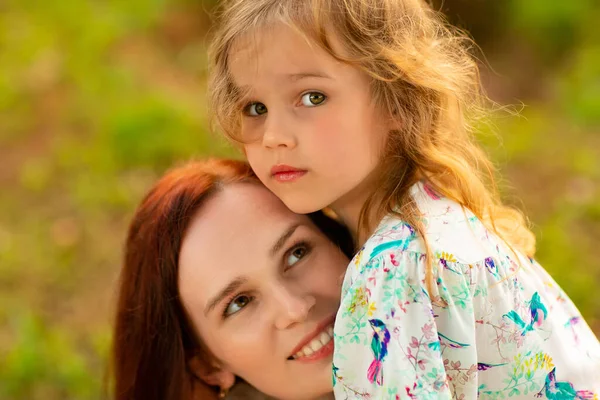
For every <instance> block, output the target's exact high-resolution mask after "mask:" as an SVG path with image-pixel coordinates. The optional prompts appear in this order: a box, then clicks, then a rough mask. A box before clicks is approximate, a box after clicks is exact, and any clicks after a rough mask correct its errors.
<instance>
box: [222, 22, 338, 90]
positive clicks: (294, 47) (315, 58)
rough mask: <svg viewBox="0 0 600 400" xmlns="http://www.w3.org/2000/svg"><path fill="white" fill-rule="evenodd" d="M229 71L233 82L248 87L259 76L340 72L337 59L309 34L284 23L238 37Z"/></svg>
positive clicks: (287, 77) (272, 77)
mask: <svg viewBox="0 0 600 400" xmlns="http://www.w3.org/2000/svg"><path fill="white" fill-rule="evenodd" d="M228 58H229V62H228V64H229V71H230V73H231V74H232V75H233V78H234V80H235V82H236V84H237V85H238V86H240V87H247V86H248V87H250V86H254V85H255V84H257V83H258V82H257V79H258V78H259V77H260V76H263V77H265V78H268V79H269V80H275V81H277V80H279V79H285V80H286V81H287V80H297V79H298V78H299V77H303V76H323V77H331V75H332V73H336V74H338V75H339V72H338V71H337V70H338V69H339V68H340V67H343V66H347V65H345V64H343V63H341V62H340V61H338V60H336V59H335V58H334V57H333V56H332V55H330V54H329V53H328V52H327V51H325V49H323V48H322V47H321V46H320V45H319V44H318V43H317V42H315V41H314V40H312V39H311V37H310V36H308V35H305V34H302V33H301V32H299V31H298V30H297V29H294V28H292V27H290V26H288V25H286V24H282V23H280V24H276V25H275V26H271V27H265V28H264V29H263V30H259V31H257V32H253V33H252V34H246V35H245V36H243V37H240V38H239V39H238V40H237V41H236V42H234V45H233V46H232V48H231V50H230V53H229V57H228Z"/></svg>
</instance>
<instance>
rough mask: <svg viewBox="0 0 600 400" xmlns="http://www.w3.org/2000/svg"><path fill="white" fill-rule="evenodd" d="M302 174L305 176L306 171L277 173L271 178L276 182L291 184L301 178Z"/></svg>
mask: <svg viewBox="0 0 600 400" xmlns="http://www.w3.org/2000/svg"><path fill="white" fill-rule="evenodd" d="M304 174H306V171H288V172H278V173H276V174H273V178H274V179H275V180H276V181H277V182H282V183H283V182H293V181H296V180H298V179H300V178H302V177H303V176H304Z"/></svg>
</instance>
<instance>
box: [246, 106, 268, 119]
mask: <svg viewBox="0 0 600 400" xmlns="http://www.w3.org/2000/svg"><path fill="white" fill-rule="evenodd" d="M244 111H245V113H246V114H247V115H250V116H252V117H258V116H259V115H263V114H266V113H267V106H265V105H264V104H263V103H250V104H248V105H247V106H246V109H245V110H244Z"/></svg>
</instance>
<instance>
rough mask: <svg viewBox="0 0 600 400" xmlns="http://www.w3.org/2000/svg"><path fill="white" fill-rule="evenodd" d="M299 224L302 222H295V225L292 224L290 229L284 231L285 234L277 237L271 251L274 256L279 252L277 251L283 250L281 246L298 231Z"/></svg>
mask: <svg viewBox="0 0 600 400" xmlns="http://www.w3.org/2000/svg"><path fill="white" fill-rule="evenodd" d="M299 226H300V224H294V225H292V226H290V227H289V228H288V229H286V231H285V232H283V235H281V236H280V237H279V239H277V241H276V242H275V244H274V245H273V247H272V248H271V252H270V255H271V257H272V256H274V255H275V254H277V252H278V251H279V250H281V248H282V247H283V245H284V244H285V242H286V241H287V240H288V239H289V238H290V236H292V235H293V234H294V232H295V231H296V229H298V227H299Z"/></svg>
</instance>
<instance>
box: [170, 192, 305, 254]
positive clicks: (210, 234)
mask: <svg viewBox="0 0 600 400" xmlns="http://www.w3.org/2000/svg"><path fill="white" fill-rule="evenodd" d="M309 221H310V220H309V219H308V217H306V216H304V215H298V214H295V213H293V212H292V211H290V210H289V209H288V208H287V207H286V206H285V205H284V204H283V203H282V202H281V200H279V198H277V197H276V196H275V195H274V194H273V193H271V192H270V191H269V190H268V189H267V188H265V187H264V186H262V185H260V184H258V183H237V184H231V185H228V186H226V187H225V188H224V189H223V190H222V191H220V192H218V193H216V194H215V195H214V196H213V197H212V198H210V199H209V200H208V201H207V203H206V204H204V205H203V207H202V208H201V209H200V211H199V213H198V214H197V215H196V216H194V219H193V220H192V222H191V224H190V227H189V229H188V231H187V233H186V236H185V237H184V241H183V245H182V248H181V255H180V263H181V264H182V265H184V264H185V263H186V262H190V263H192V264H195V261H196V260H197V259H198V257H200V256H201V257H202V258H203V259H204V260H205V261H209V260H211V259H213V260H217V259H220V260H223V258H224V257H226V258H232V259H235V258H236V257H238V258H239V257H244V256H247V255H249V253H252V254H253V256H255V257H261V258H262V257H265V256H266V255H268V249H269V248H270V247H271V246H272V245H273V242H274V241H276V240H277V238H278V237H279V236H280V235H281V232H283V231H284V230H286V229H288V228H289V226H291V225H294V224H296V225H297V224H302V225H310V222H309ZM238 253H239V254H238Z"/></svg>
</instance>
